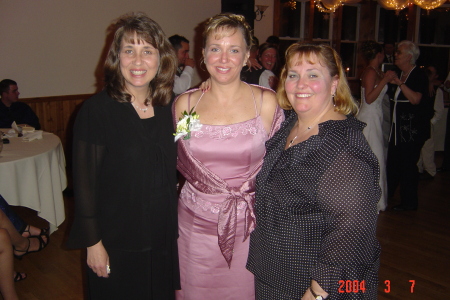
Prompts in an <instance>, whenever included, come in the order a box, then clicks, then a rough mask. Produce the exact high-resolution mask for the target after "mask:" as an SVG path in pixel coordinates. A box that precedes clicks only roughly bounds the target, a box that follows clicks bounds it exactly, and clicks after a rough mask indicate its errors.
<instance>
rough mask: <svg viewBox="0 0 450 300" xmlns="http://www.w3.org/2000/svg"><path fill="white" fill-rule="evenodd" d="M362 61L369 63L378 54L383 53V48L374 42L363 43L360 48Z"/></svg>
mask: <svg viewBox="0 0 450 300" xmlns="http://www.w3.org/2000/svg"><path fill="white" fill-rule="evenodd" d="M360 51H361V54H362V55H363V57H364V59H366V60H367V61H371V60H372V59H374V58H375V56H377V54H378V53H380V52H383V46H382V45H381V44H379V43H377V42H375V41H371V40H369V41H363V42H362V43H361V47H360Z"/></svg>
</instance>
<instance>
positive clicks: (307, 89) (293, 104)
mask: <svg viewBox="0 0 450 300" xmlns="http://www.w3.org/2000/svg"><path fill="white" fill-rule="evenodd" d="M280 80H281V81H280V85H279V89H278V92H277V96H278V100H279V103H280V105H281V107H283V108H284V109H288V111H287V114H286V120H285V122H284V123H283V124H282V126H281V129H280V130H279V131H278V132H277V133H276V134H275V136H274V137H273V138H272V139H270V140H269V141H268V142H267V143H266V147H267V152H266V156H265V158H264V165H263V167H262V170H261V172H260V173H259V174H258V177H257V183H256V223H257V226H256V229H255V231H254V232H253V233H252V235H251V241H250V254H249V258H248V263H247V268H248V269H249V270H250V271H251V272H252V273H253V274H254V275H255V281H256V294H257V297H256V298H257V299H264V300H270V299H276V300H283V299H296V300H298V299H302V300H308V299H311V300H312V299H333V300H334V299H376V298H377V284H378V274H377V273H378V267H379V255H380V247H379V244H378V241H377V239H376V222H377V202H378V200H379V199H380V195H381V190H380V187H379V185H378V180H379V166H378V161H377V158H376V157H375V155H374V154H373V153H372V150H371V149H370V147H369V145H368V143H367V141H366V139H365V138H364V135H363V134H362V130H363V128H364V126H365V124H364V123H362V122H360V121H358V120H357V119H355V118H354V117H353V115H354V114H355V113H356V111H357V106H356V104H355V102H354V100H353V99H352V96H351V94H350V89H349V87H348V84H347V80H346V78H345V75H344V71H343V68H342V63H341V59H340V58H339V55H338V54H337V53H336V52H335V51H334V50H333V49H332V48H331V47H329V46H326V45H315V44H293V45H292V46H290V47H289V48H288V50H287V51H286V66H285V67H284V68H283V70H282V74H281V78H280Z"/></svg>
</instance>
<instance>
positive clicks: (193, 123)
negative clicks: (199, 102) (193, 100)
mask: <svg viewBox="0 0 450 300" xmlns="http://www.w3.org/2000/svg"><path fill="white" fill-rule="evenodd" d="M182 115H183V117H182V118H180V120H179V121H178V123H177V132H175V133H174V134H173V135H174V136H175V142H176V141H178V140H179V139H180V138H183V140H188V139H190V138H191V132H192V131H198V130H200V128H202V124H201V123H200V120H199V119H198V118H199V117H200V116H199V115H197V113H196V112H195V111H194V108H192V109H191V111H190V112H189V113H187V112H186V111H184V112H183V113H182Z"/></svg>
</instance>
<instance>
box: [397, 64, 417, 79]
mask: <svg viewBox="0 0 450 300" xmlns="http://www.w3.org/2000/svg"><path fill="white" fill-rule="evenodd" d="M415 67H416V65H413V66H412V68H411V70H409V71H408V73H406V74H403V71H402V76H401V77H405V79H406V78H408V76H409V73H411V71H412V70H413V69H414V68H415ZM405 81H406V80H405Z"/></svg>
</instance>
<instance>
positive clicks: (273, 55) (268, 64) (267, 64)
mask: <svg viewBox="0 0 450 300" xmlns="http://www.w3.org/2000/svg"><path fill="white" fill-rule="evenodd" d="M259 60H260V61H261V64H262V66H263V67H264V68H266V69H267V70H270V71H271V70H272V69H273V67H275V63H276V62H277V50H275V49H273V48H269V49H267V50H266V51H264V52H263V53H262V54H261V55H260V56H259Z"/></svg>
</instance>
